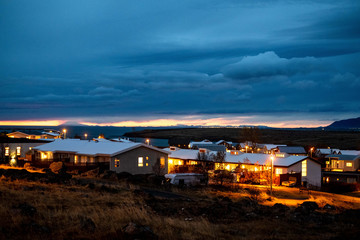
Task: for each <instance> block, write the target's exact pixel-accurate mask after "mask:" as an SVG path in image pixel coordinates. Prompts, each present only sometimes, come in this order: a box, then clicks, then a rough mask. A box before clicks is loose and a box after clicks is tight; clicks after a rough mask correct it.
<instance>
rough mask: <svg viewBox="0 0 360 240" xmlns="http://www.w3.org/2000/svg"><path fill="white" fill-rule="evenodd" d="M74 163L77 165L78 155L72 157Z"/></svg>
mask: <svg viewBox="0 0 360 240" xmlns="http://www.w3.org/2000/svg"><path fill="white" fill-rule="evenodd" d="M74 163H79V156H78V155H75V156H74Z"/></svg>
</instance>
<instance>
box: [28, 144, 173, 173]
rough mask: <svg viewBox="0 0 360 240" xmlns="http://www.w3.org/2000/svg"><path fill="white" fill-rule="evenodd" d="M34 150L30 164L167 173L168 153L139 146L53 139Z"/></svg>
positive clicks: (151, 147)
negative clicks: (59, 162) (56, 162)
mask: <svg viewBox="0 0 360 240" xmlns="http://www.w3.org/2000/svg"><path fill="white" fill-rule="evenodd" d="M34 150H35V162H34V164H39V165H42V164H47V165H49V164H50V163H51V162H53V161H62V162H64V163H65V164H66V165H67V166H68V167H73V168H80V169H82V168H84V167H85V169H86V168H94V167H98V166H100V167H105V168H108V169H110V170H112V171H115V172H129V173H131V174H148V173H152V172H154V166H159V170H161V172H162V173H163V174H165V173H167V172H168V165H167V162H168V152H167V151H164V150H162V149H159V148H156V147H153V146H150V145H147V144H143V143H131V142H113V141H108V140H105V139H103V140H102V141H93V140H80V139H56V140H55V141H53V142H51V143H48V144H45V145H42V146H39V147H36V148H34Z"/></svg>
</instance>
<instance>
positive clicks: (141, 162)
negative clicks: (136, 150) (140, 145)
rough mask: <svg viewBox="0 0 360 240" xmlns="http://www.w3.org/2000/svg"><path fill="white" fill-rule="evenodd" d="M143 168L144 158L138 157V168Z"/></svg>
mask: <svg viewBox="0 0 360 240" xmlns="http://www.w3.org/2000/svg"><path fill="white" fill-rule="evenodd" d="M143 166H144V158H143V157H138V167H143Z"/></svg>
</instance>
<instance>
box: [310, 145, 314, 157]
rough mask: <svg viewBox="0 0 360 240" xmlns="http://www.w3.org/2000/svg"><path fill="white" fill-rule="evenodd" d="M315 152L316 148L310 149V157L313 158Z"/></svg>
mask: <svg viewBox="0 0 360 240" xmlns="http://www.w3.org/2000/svg"><path fill="white" fill-rule="evenodd" d="M313 151H314V147H312V148H310V157H311V158H312V152H313Z"/></svg>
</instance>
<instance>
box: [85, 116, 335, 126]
mask: <svg viewBox="0 0 360 240" xmlns="http://www.w3.org/2000/svg"><path fill="white" fill-rule="evenodd" d="M247 119H249V117H242V118H211V119H185V118H183V119H155V120H145V121H121V122H109V123H95V122H80V123H81V124H83V125H87V126H113V127H171V126H177V125H188V126H206V127H211V126H239V125H252V126H268V127H274V128H298V127H307V128H313V127H314V128H316V127H320V126H327V125H329V124H330V123H331V122H320V121H306V120H304V121H299V120H294V121H284V122H274V123H271V122H256V123H251V122H250V123H249V122H248V121H246V120H247Z"/></svg>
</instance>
